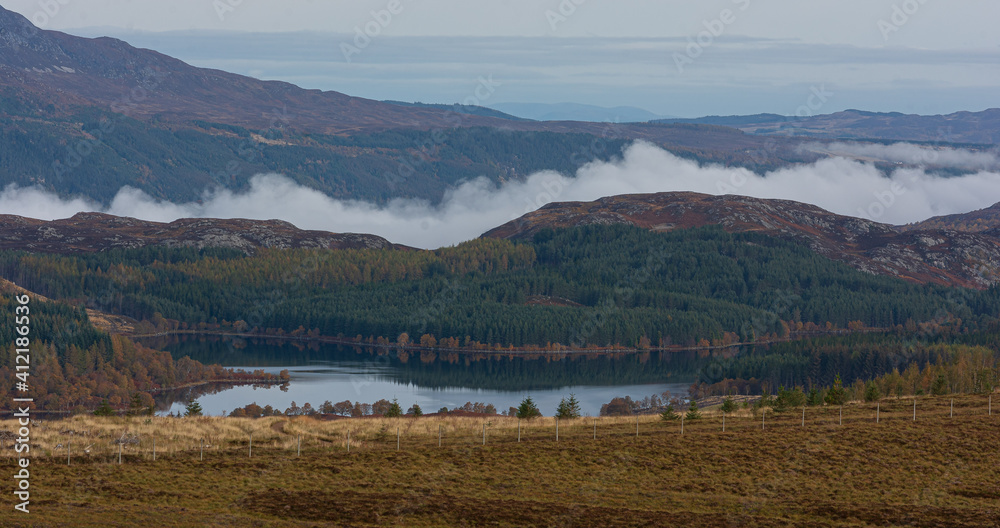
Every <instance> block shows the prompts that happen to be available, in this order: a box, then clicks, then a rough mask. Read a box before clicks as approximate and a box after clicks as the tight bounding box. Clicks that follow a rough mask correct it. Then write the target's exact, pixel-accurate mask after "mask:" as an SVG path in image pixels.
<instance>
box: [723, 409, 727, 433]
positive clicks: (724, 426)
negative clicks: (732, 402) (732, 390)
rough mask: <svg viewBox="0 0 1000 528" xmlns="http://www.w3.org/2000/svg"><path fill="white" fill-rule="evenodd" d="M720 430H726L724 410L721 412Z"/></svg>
mask: <svg viewBox="0 0 1000 528" xmlns="http://www.w3.org/2000/svg"><path fill="white" fill-rule="evenodd" d="M722 432H723V433H724V432H726V412H725V411H723V412H722Z"/></svg>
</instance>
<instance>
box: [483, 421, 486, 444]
mask: <svg viewBox="0 0 1000 528" xmlns="http://www.w3.org/2000/svg"><path fill="white" fill-rule="evenodd" d="M483 445H486V422H483Z"/></svg>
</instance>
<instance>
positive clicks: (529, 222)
mask: <svg viewBox="0 0 1000 528" xmlns="http://www.w3.org/2000/svg"><path fill="white" fill-rule="evenodd" d="M590 224H629V225H635V226H639V227H643V228H646V229H650V230H654V231H670V230H674V229H685V228H691V227H700V226H705V225H721V226H722V227H723V228H724V229H726V230H727V231H730V232H758V233H763V234H767V235H772V236H776V237H779V238H784V239H789V240H795V241H799V242H802V243H804V244H806V245H807V246H808V247H809V248H810V249H812V250H813V251H815V252H816V253H819V254H820V255H823V256H826V257H827V258H830V259H833V260H840V261H843V262H846V263H847V264H850V265H851V266H853V267H854V268H857V269H859V270H861V271H866V272H868V273H875V274H879V275H890V276H895V277H900V278H903V279H906V280H910V281H914V282H920V283H933V284H944V285H950V286H962V287H970V288H985V287H988V286H990V285H991V284H994V283H995V282H996V281H997V280H998V279H1000V230H997V229H993V230H987V231H983V232H981V233H963V232H955V231H941V230H933V229H929V230H912V231H906V232H900V231H899V230H898V229H897V228H896V227H894V226H891V225H888V224H882V223H878V222H873V221H870V220H864V219H860V218H853V217H848V216H842V215H837V214H834V213H831V212H829V211H826V210H824V209H821V208H819V207H816V206H814V205H810V204H805V203H800V202H794V201H790V200H767V199H760V198H750V197H746V196H734V195H726V196H712V195H706V194H699V193H691V192H669V193H658V194H634V195H622V196H611V197H607V198H601V199H600V200H596V201H593V202H559V203H550V204H548V205H546V206H544V207H542V208H541V209H539V210H537V211H535V212H532V213H528V214H526V215H524V216H523V217H521V218H518V219H516V220H513V221H511V222H508V223H506V224H504V225H502V226H500V227H497V228H495V229H492V230H490V231H488V232H486V233H485V234H484V235H483V236H484V237H495V238H511V239H517V238H526V237H531V236H533V235H534V234H535V233H538V232H539V231H541V230H543V229H546V228H567V227H574V226H580V225H590Z"/></svg>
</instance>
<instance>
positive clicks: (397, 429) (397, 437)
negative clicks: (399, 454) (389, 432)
mask: <svg viewBox="0 0 1000 528" xmlns="http://www.w3.org/2000/svg"><path fill="white" fill-rule="evenodd" d="M396 451H399V427H397V428H396Z"/></svg>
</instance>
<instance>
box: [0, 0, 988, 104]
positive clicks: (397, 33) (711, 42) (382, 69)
mask: <svg viewBox="0 0 1000 528" xmlns="http://www.w3.org/2000/svg"><path fill="white" fill-rule="evenodd" d="M394 1H395V0H325V1H321V0H281V1H263V0H242V1H241V0H171V1H170V2H163V1H148V0H86V1H84V0H41V2H40V1H39V0H0V4H2V5H3V6H4V7H6V8H8V9H13V10H15V11H18V12H20V13H22V14H24V15H25V16H27V17H28V18H29V19H33V20H34V21H35V22H36V23H43V24H41V25H43V26H44V27H45V28H47V29H58V30H63V31H67V32H69V33H73V34H78V35H83V36H97V35H105V34H106V35H111V36H115V37H119V38H122V39H124V40H127V41H129V42H130V43H133V44H135V45H138V46H141V47H149V48H154V49H157V50H159V51H163V52H164V53H167V54H170V55H174V56H176V57H178V58H181V59H183V60H185V61H188V62H190V63H192V64H195V65H198V66H207V67H215V68H220V69H224V70H228V71H233V72H236V73H241V74H246V75H253V76H256V77H260V78H264V79H281V80H287V81H289V82H293V83H295V84H298V85H301V86H304V87H307V88H319V89H324V90H337V91H341V92H345V93H349V94H351V95H357V96H363V97H370V98H374V99H401V100H408V101H414V100H420V101H425V102H446V103H451V102H461V101H463V100H465V99H467V98H469V97H472V96H473V95H474V94H475V89H476V86H477V84H478V81H477V79H478V78H479V77H481V76H483V77H489V76H492V78H493V79H494V81H495V83H496V90H495V91H494V92H492V93H491V94H490V97H489V98H488V99H486V100H481V101H479V102H481V103H482V104H493V103H500V102H543V103H556V102H576V103H586V104H595V105H600V106H619V105H631V106H638V107H642V108H646V109H648V110H650V111H653V112H656V113H660V114H670V115H678V116H685V117H687V116H697V115H707V114H747V113H757V112H774V113H780V114H792V113H795V111H796V110H797V109H799V108H801V106H802V105H803V104H804V103H805V102H806V101H807V99H808V97H809V96H810V94H811V93H812V89H813V88H822V89H824V90H825V91H826V92H829V93H832V94H833V95H832V96H831V97H829V100H828V101H827V102H826V103H825V104H824V105H823V106H822V108H819V109H817V110H816V111H817V112H820V113H828V112H833V111H837V110H842V109H845V108H861V109H865V110H877V111H901V112H912V113H925V114H926V113H947V112H952V111H957V110H981V109H984V108H988V107H996V106H1000V103H997V102H996V98H995V94H996V93H1000V92H998V90H997V88H998V87H1000V68H998V67H997V66H998V65H1000V32H997V31H996V30H995V21H996V20H998V19H1000V2H996V1H994V0H988V1H971V0H965V1H962V0H949V1H947V2H945V1H944V0H924V1H923V3H921V2H920V1H919V0H816V1H809V2H803V1H801V0H714V1H694V0H685V1H663V0H660V1H652V0H585V1H582V0H533V1H528V0H494V1H489V2H485V1H484V2H479V1H469V0H398V3H395V4H394V3H393V2H394ZM576 3H579V5H576ZM63 4H65V5H63ZM45 5H48V11H46V10H45V9H43V7H44V6H45ZM560 5H562V13H560ZM55 6H58V9H56V7H55ZM568 6H572V7H568ZM894 6H896V9H894ZM390 7H391V8H393V9H394V10H395V11H397V12H396V14H394V15H392V16H391V17H387V16H386V13H387V12H388V10H389V8H390ZM727 10H728V11H727ZM905 11H909V12H910V13H909V14H907V13H906V12H905ZM373 12H374V14H373ZM894 14H895V18H893V16H894ZM880 22H881V23H880ZM365 29H367V30H368V33H369V36H370V40H368V39H367V38H362V39H360V40H358V41H355V38H354V37H355V35H356V32H357V31H358V30H361V31H365ZM710 32H715V33H716V34H717V36H716V35H711V34H710ZM263 33H266V34H263ZM699 34H700V35H699ZM699 36H700V38H701V41H702V43H703V44H705V45H704V46H702V47H701V48H700V49H699V48H698V47H697V46H693V47H689V42H690V41H689V39H691V40H693V41H697V40H698V39H699ZM362 44H363V45H362ZM345 46H354V47H353V48H350V47H345ZM347 59H350V60H347ZM481 93H482V92H481Z"/></svg>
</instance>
